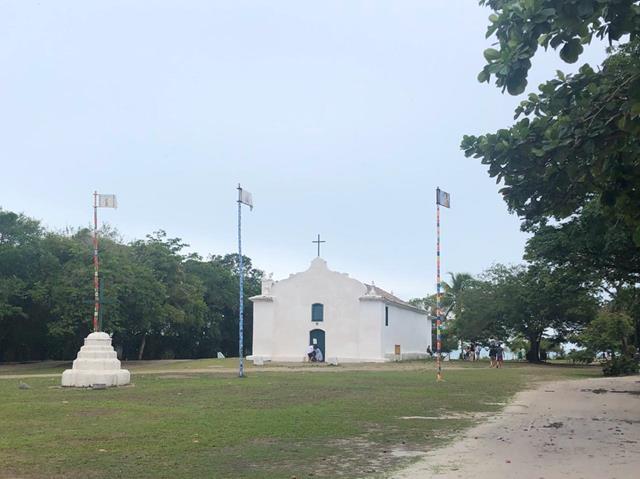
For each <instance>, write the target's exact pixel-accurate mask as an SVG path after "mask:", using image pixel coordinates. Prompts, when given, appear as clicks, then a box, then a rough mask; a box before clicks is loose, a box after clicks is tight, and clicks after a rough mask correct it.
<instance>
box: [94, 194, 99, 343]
mask: <svg viewBox="0 0 640 479" xmlns="http://www.w3.org/2000/svg"><path fill="white" fill-rule="evenodd" d="M93 297H94V307H93V331H94V332H97V331H98V330H99V327H98V317H99V315H100V279H99V277H98V192H97V191H94V192H93Z"/></svg>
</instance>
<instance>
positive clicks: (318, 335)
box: [309, 329, 327, 360]
mask: <svg viewBox="0 0 640 479" xmlns="http://www.w3.org/2000/svg"><path fill="white" fill-rule="evenodd" d="M309 344H313V345H314V346H317V347H318V348H320V351H322V358H323V360H324V358H326V357H327V355H326V352H325V350H324V331H323V330H322V329H312V330H311V331H309Z"/></svg>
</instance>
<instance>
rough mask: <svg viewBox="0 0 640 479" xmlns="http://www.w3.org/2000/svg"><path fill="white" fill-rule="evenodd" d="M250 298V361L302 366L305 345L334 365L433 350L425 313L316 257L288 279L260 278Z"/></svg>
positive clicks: (421, 355)
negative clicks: (258, 287) (258, 288)
mask: <svg viewBox="0 0 640 479" xmlns="http://www.w3.org/2000/svg"><path fill="white" fill-rule="evenodd" d="M250 299H251V301H252V302H253V356H250V357H249V359H253V360H254V362H262V361H286V362H302V361H304V360H305V358H306V351H307V347H308V346H309V344H313V345H315V346H317V347H318V348H320V349H321V350H322V353H323V356H324V358H325V359H326V360H327V361H332V362H333V361H337V362H385V361H392V360H398V359H401V360H402V359H405V360H406V359H418V358H424V357H425V356H426V351H427V346H431V319H430V318H429V316H428V313H427V311H424V310H422V309H419V308H416V307H414V306H412V305H411V304H409V303H407V302H405V301H402V300H401V299H399V298H397V297H396V296H394V295H393V294H391V293H388V292H386V291H384V290H383V289H380V288H378V287H377V286H375V285H373V284H371V285H369V284H364V283H361V282H360V281H358V280H356V279H353V278H350V277H349V275H347V274H346V273H338V272H336V271H331V270H330V269H329V268H328V267H327V263H326V261H324V260H323V259H322V258H320V257H317V258H316V259H314V260H313V261H312V262H311V266H310V267H309V269H307V270H306V271H303V272H301V273H297V274H292V275H290V276H289V278H287V279H283V280H280V281H274V280H273V279H271V278H266V279H263V281H262V292H261V294H260V295H258V296H253V297H252V298H250Z"/></svg>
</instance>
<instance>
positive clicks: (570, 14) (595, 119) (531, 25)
mask: <svg viewBox="0 0 640 479" xmlns="http://www.w3.org/2000/svg"><path fill="white" fill-rule="evenodd" d="M480 3H481V4H483V5H487V6H489V7H490V8H492V9H493V10H494V13H493V14H492V15H491V16H490V22H491V24H490V26H489V29H488V32H487V36H488V37H491V36H493V35H495V38H496V40H497V48H495V49H494V48H490V49H487V50H486V51H485V58H486V60H487V64H486V66H485V67H484V68H483V70H482V72H481V73H480V75H479V77H478V79H479V80H480V81H486V82H489V81H490V80H491V78H492V77H494V78H495V82H496V85H497V86H498V87H501V88H503V89H506V90H507V91H509V93H511V94H514V95H516V94H520V93H522V92H523V91H524V90H525V88H526V85H527V81H526V79H527V74H528V71H529V69H530V68H531V59H532V58H533V56H534V55H535V53H536V51H537V49H538V48H539V47H544V48H545V49H546V48H548V47H551V48H553V49H559V53H560V57H561V58H562V59H563V60H564V61H566V62H569V63H573V62H576V61H577V60H578V58H579V56H580V54H581V52H582V50H583V47H582V45H584V44H587V43H590V42H591V41H592V39H593V38H594V37H597V38H600V39H607V40H609V41H619V42H623V43H622V45H621V46H620V47H618V48H612V49H611V50H610V56H609V57H608V58H607V59H606V60H605V62H604V63H603V65H602V67H601V68H600V69H594V68H593V67H591V66H589V65H583V66H582V67H581V68H580V70H579V73H577V74H575V75H564V74H563V73H561V72H558V77H557V78H556V79H553V80H550V81H547V82H546V83H543V84H542V85H540V87H539V93H538V94H536V93H531V94H529V96H528V98H527V99H526V100H524V101H523V102H522V103H521V105H520V107H519V108H518V109H517V110H516V119H518V118H519V117H522V118H520V119H519V121H518V122H517V123H515V124H514V125H513V126H511V127H510V128H507V129H503V130H499V131H498V132H496V133H492V134H486V135H482V136H465V138H464V139H463V142H462V148H463V149H464V151H465V154H466V155H467V156H474V157H476V158H479V159H481V161H482V163H483V164H486V165H488V167H489V174H490V175H491V176H492V177H495V178H496V180H497V181H498V182H502V183H503V188H502V189H501V193H502V194H503V196H504V198H505V201H506V202H507V204H508V206H509V208H510V209H511V210H512V211H515V212H517V213H518V214H519V215H521V216H522V217H523V219H524V220H525V221H524V223H523V227H524V228H525V229H527V228H531V227H535V226H537V225H540V224H544V223H545V222H547V221H548V220H549V219H550V218H554V219H556V220H563V219H565V218H570V217H573V216H574V215H579V214H581V212H582V209H583V208H584V207H585V205H586V204H588V203H590V202H591V201H597V202H599V203H600V205H601V206H602V207H603V208H604V209H605V211H606V212H607V214H610V215H612V216H614V217H616V218H618V219H620V220H621V221H624V222H625V223H626V224H627V225H628V226H629V228H631V230H632V231H633V237H634V240H635V242H636V243H637V244H640V208H638V207H637V205H638V204H640V39H639V34H640V1H637V0H636V1H632V0H485V1H481V2H480ZM624 42H626V43H624Z"/></svg>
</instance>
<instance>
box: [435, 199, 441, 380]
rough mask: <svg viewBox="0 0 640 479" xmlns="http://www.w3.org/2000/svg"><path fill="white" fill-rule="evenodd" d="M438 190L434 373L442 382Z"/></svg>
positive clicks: (438, 209)
mask: <svg viewBox="0 0 640 479" xmlns="http://www.w3.org/2000/svg"><path fill="white" fill-rule="evenodd" d="M439 198H440V188H438V189H437V190H436V237H437V239H436V275H437V282H438V283H437V290H436V351H437V353H436V363H437V368H438V372H437V373H436V379H437V380H438V381H442V359H441V346H442V343H441V338H440V326H441V325H442V311H441V310H440V299H441V298H440V295H441V292H440V202H439Z"/></svg>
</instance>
